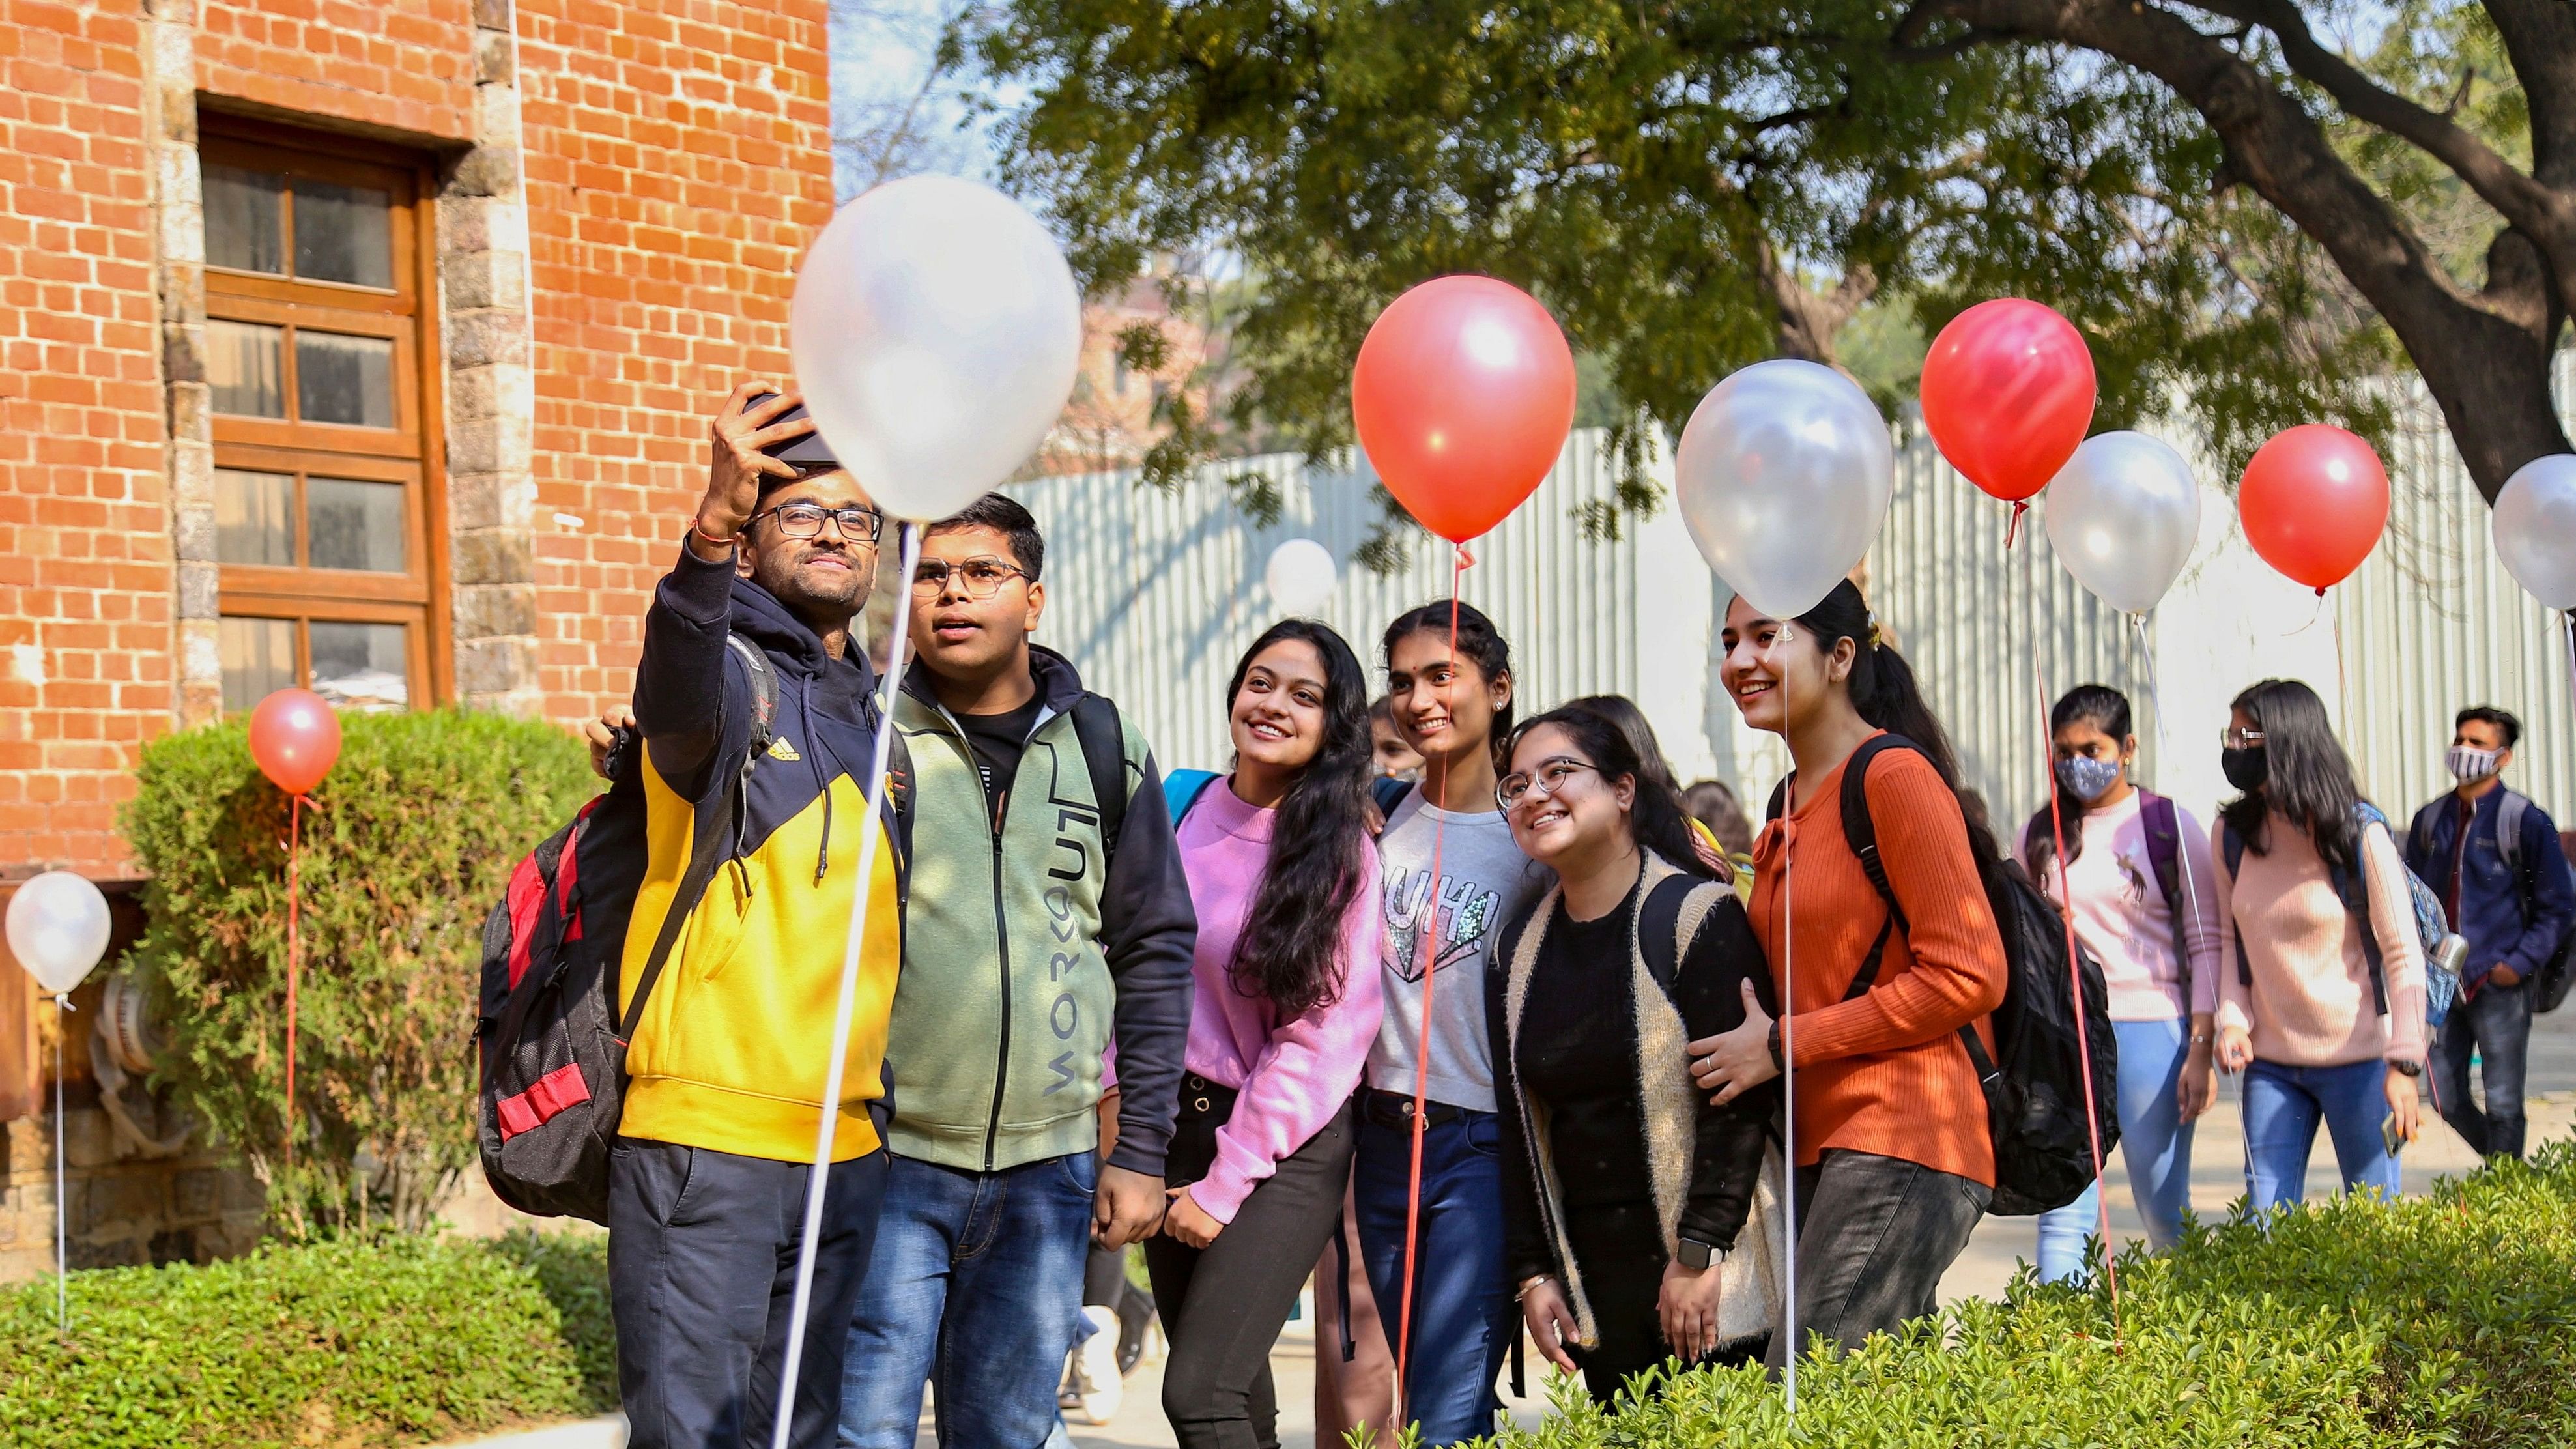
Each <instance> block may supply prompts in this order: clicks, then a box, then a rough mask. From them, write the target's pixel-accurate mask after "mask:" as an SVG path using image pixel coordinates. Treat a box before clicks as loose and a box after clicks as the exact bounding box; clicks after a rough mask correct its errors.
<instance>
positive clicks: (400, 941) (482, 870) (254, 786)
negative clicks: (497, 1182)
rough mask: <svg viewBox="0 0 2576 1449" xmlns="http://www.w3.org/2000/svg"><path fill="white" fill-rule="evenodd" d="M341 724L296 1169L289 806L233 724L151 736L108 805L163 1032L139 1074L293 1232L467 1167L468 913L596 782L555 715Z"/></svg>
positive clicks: (470, 1127)
mask: <svg viewBox="0 0 2576 1449" xmlns="http://www.w3.org/2000/svg"><path fill="white" fill-rule="evenodd" d="M341 728H342V730H343V731H344V736H343V745H342V748H341V752H340V760H339V763H338V764H337V765H336V766H335V767H334V768H333V769H332V771H331V774H330V777H329V778H328V779H326V780H324V781H323V782H322V784H321V786H320V787H319V788H318V789H316V790H315V791H314V792H313V799H312V803H311V805H309V806H307V807H306V809H305V811H304V824H303V831H304V836H303V839H304V853H303V859H302V864H301V876H302V940H303V966H302V971H301V975H300V980H299V985H298V991H297V1006H298V1018H299V1023H300V1026H299V1031H298V1033H297V1045H296V1095H295V1114H296V1117H297V1119H298V1121H297V1123H296V1129H295V1130H296V1139H295V1152H294V1154H293V1156H294V1165H293V1167H292V1169H291V1170H290V1169H289V1167H288V1166H287V1164H286V1153H285V1152H284V1146H285V1141H286V1135H287V1124H286V1121H285V1084H286V1055H285V1045H286V837H287V799H286V797H285V796H284V795H283V794H281V793H280V792H279V791H278V790H277V789H276V788H275V787H274V786H272V785H270V784H269V783H268V782H267V780H266V779H264V778H263V777H262V776H261V775H260V774H259V771H258V769H257V768H256V767H255V766H254V765H253V764H252V763H251V758H250V747H249V742H248V735H247V727H246V723H245V721H244V720H242V719H233V720H228V721H225V722H223V723H221V724H214V725H208V726H205V727H204V728H201V729H194V730H187V731H184V732H181V733H178V734H173V735H168V736H165V737H163V738H162V739H159V740H157V741H154V742H153V743H152V744H150V745H148V746H146V747H145V748H144V751H143V758H142V762H141V764H140V765H139V766H138V767H137V768H136V772H135V773H136V779H137V790H136V794H135V797H134V799H133V800H132V801H131V802H129V803H128V804H127V806H126V808H125V811H124V817H123V825H124V830H125V835H126V838H127V839H128V840H130V841H132V842H133V844H134V849H135V852H136V854H137V855H138V856H140V857H141V859H142V861H143V863H144V864H145V866H146V867H148V868H149V869H150V871H151V873H152V880H151V883H150V884H149V885H148V886H147V887H146V888H145V891H144V911H145V915H146V925H145V929H144V934H143V938H142V940H141V941H140V942H138V943H137V945H136V947H135V951H134V961H135V964H136V966H137V967H138V969H139V974H140V975H141V977H142V979H143V981H144V982H145V983H146V985H147V987H148V988H149V989H150V990H151V991H152V992H153V995H154V998H155V1001H156V1004H157V1006H158V1007H159V1010H160V1012H161V1017H162V1020H163V1022H164V1023H165V1024H166V1025H167V1028H168V1033H169V1043H170V1044H169V1049H168V1051H167V1052H166V1053H164V1055H163V1058H162V1062H161V1065H160V1068H159V1070H157V1071H156V1072H155V1073H154V1074H153V1080H154V1082H155V1084H156V1085H166V1086H167V1087H168V1088H169V1089H170V1092H171V1095H172V1098H173V1100H174V1101H175V1102H176V1104H177V1105H178V1106H180V1107H181V1108H182V1109H184V1110H186V1111H187V1112H189V1113H191V1114H192V1115H194V1116H195V1117H196V1118H197V1119H198V1120H199V1121H200V1122H202V1123H204V1124H205V1125H206V1126H208V1127H210V1128H211V1129H213V1131H214V1132H215V1133H216V1134H217V1135H218V1136H220V1137H221V1138H222V1140H223V1141H224V1142H225V1143H226V1144H227V1145H229V1146H230V1147H231V1148H232V1149H233V1150H234V1151H235V1152H238V1153H239V1154H240V1155H241V1156H242V1158H243V1159H244V1160H245V1161H246V1163H247V1164H248V1166H249V1167H250V1169H251V1171H252V1172H253V1173H255V1174H256V1175H257V1176H258V1177H259V1179H260V1180H261V1181H262V1182H263V1183H265V1184H266V1185H267V1188H268V1201H269V1212H270V1216H271V1218H272V1220H273V1221H275V1222H276V1223H277V1225H278V1226H279V1227H281V1228H282V1229H284V1230H285V1231H287V1232H288V1233H289V1234H291V1235H298V1236H300V1235H303V1234H306V1233H309V1232H311V1231H314V1230H316V1229H323V1230H337V1229H340V1228H343V1227H348V1226H361V1227H362V1226H364V1225H366V1224H367V1223H369V1222H370V1221H387V1220H389V1221H391V1222H393V1223H394V1224H396V1225H398V1226H400V1227H403V1228H406V1229H412V1230H417V1229H419V1228H422V1227H425V1226H426V1225H427V1223H428V1219H429V1214H430V1211H431V1206H432V1204H434V1203H435V1202H436V1201H437V1200H438V1199H439V1197H440V1195H441V1194H442V1193H443V1192H444V1191H445V1190H446V1188H447V1187H448V1186H450V1185H451V1184H452V1183H453V1182H454V1180H455V1177H456V1174H457V1173H458V1172H459V1171H460V1170H461V1169H462V1168H464V1167H465V1166H466V1165H468V1164H469V1163H470V1162H472V1160H473V1156H474V1114H473V1102H474V1080H475V1076H474V1073H475V1061H474V1051H473V1021H474V998H475V991H476V968H477V964H478V963H479V961H480V959H481V954H482V935H481V933H482V925H483V917H484V914H485V913H486V912H487V911H489V910H490V909H491V906H492V903H493V901H495V900H497V899H498V898H499V896H500V893H501V890H502V887H503V884H504V882H505V881H506V880H507V878H508V874H509V871H510V868H511V866H512V865H513V864H514V863H515V862H516V861H517V859H518V858H519V857H520V856H521V855H522V854H524V853H525V852H526V851H527V849H528V848H529V847H530V846H532V845H534V844H535V843H536V842H537V841H538V840H540V839H542V838H544V836H545V835H546V833H547V832H548V831H551V830H553V829H554V828H555V827H556V826H557V825H559V824H561V823H562V822H563V820H564V819H565V818H566V817H568V816H569V815H570V814H571V812H572V811H573V810H574V809H575V808H576V807H577V806H578V805H579V803H580V802H581V801H582V800H583V799H585V798H587V797H588V796H589V795H590V794H591V793H592V791H593V789H594V787H595V782H594V781H593V780H592V779H591V776H590V773H589V768H588V764H587V761H586V760H585V759H584V755H583V751H582V747H581V746H580V744H579V743H577V742H576V741H575V740H574V739H573V738H572V737H571V736H570V735H568V734H566V733H565V732H564V731H562V730H560V729H557V728H555V727H553V726H551V725H545V724H539V723H533V722H530V721H526V720H516V719H508V718H504V717H502V716H499V715H492V714H477V713H465V712H461V711H456V710H427V711H420V712H416V713H409V714H350V715H345V716H343V717H342V719H341Z"/></svg>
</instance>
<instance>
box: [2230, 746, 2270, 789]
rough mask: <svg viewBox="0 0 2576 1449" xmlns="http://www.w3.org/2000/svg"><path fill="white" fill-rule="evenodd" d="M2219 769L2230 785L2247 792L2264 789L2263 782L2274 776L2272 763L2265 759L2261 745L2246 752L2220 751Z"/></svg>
mask: <svg viewBox="0 0 2576 1449" xmlns="http://www.w3.org/2000/svg"><path fill="white" fill-rule="evenodd" d="M2218 768H2219V770H2220V771H2221V772H2223V773H2224V774H2225V775H2226V776H2227V783H2228V784H2230V785H2233V786H2235V787H2236V788H2237V789H2239V790H2245V791H2254V790H2260V789H2262V788H2263V782H2264V781H2265V780H2266V779H2269V778H2270V777H2271V774H2272V767H2271V762H2270V761H2268V760H2266V759H2265V758H2264V757H2263V747H2262V746H2261V745H2256V746H2254V747H2253V748H2251V749H2244V750H2220V751H2219V752H2218Z"/></svg>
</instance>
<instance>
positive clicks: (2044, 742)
mask: <svg viewBox="0 0 2576 1449" xmlns="http://www.w3.org/2000/svg"><path fill="white" fill-rule="evenodd" d="M2031 646H2032V647H2031V651H2030V673H2031V680H2032V682H2033V683H2035V684H2037V685H2038V686H2039V707H2040V709H2041V710H2042V711H2045V710H2047V708H2048V672H2047V668H2046V666H2045V665H2044V664H2043V663H2042V662H2041V655H2042V653H2043V652H2044V651H2043V650H2042V649H2041V648H2040V647H2039V641H2038V640H2036V639H2034V640H2032V641H2031ZM2039 723H2040V733H2039V761H2040V766H2041V774H2042V778H2041V781H2040V783H2041V785H2042V786H2043V787H2045V788H2046V789H2047V791H2048V828H2049V833H2050V835H2051V836H2052V837H2053V838H2054V839H2055V841H2056V843H2057V901H2058V906H2059V910H2058V913H2057V914H2058V924H2060V925H2061V926H2063V927H2064V928H2065V930H2066V980H2067V984H2068V985H2069V986H2070V987H2072V988H2073V990H2072V992H2071V993H2070V995H2069V997H2068V1000H2069V1001H2070V1002H2072V1003H2073V1005H2074V1008H2075V1057H2076V1061H2077V1064H2078V1065H2080V1066H2081V1067H2082V1068H2083V1069H2084V1135H2085V1137H2086V1138H2087V1139H2088V1142H2089V1145H2090V1146H2091V1148H2092V1154H2093V1206H2094V1209H2095V1211H2096V1214H2097V1216H2098V1217H2099V1219H2100V1225H2101V1229H2102V1236H2101V1243H2102V1276H2103V1278H2104V1279H2105V1281H2107V1282H2108V1284H2109V1285H2110V1289H2111V1347H2112V1349H2113V1351H2115V1352H2116V1351H2119V1350H2120V1349H2122V1348H2123V1347H2124V1346H2125V1345H2126V1343H2127V1333H2126V1330H2125V1329H2124V1328H2123V1326H2122V1324H2121V1321H2120V1265H2119V1259H2118V1255H2117V1254H2115V1253H2113V1252H2112V1251H2111V1198H2110V1195H2109V1194H2107V1193H2105V1192H2103V1191H2102V1112H2101V1107H2100V1105H2099V1104H2098V1103H2097V1102H2096V1101H2095V1100H2094V1097H2093V1033H2092V1031H2091V1029H2090V1028H2091V1025H2092V1023H2091V1018H2090V1017H2089V1016H2088V1014H2087V1013H2086V1011H2085V1000H2084V954H2083V952H2082V950H2081V949H2080V948H2079V947H2077V945H2076V943H2075V886H2074V882H2073V881H2072V880H2071V879H2069V877H2068V872H2067V869H2066V811H2065V808H2064V805H2063V803H2062V802H2061V801H2060V800H2059V799H2058V793H2057V757H2056V752H2055V749H2054V746H2053V743H2052V741H2051V739H2050V732H2049V729H2048V716H2047V714H2046V713H2044V712H2043V713H2042V714H2041V715H2040V719H2039Z"/></svg>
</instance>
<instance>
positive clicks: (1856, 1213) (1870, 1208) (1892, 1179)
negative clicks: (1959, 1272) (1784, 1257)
mask: <svg viewBox="0 0 2576 1449" xmlns="http://www.w3.org/2000/svg"><path fill="white" fill-rule="evenodd" d="M1797 1192H1798V1246H1797V1248H1796V1250H1795V1251H1796V1252H1797V1254H1798V1339H1799V1342H1798V1349H1799V1351H1801V1352H1803V1351H1804V1350H1805V1348H1806V1346H1807V1340H1808V1337H1809V1335H1817V1336H1821V1337H1822V1338H1823V1339H1824V1340H1825V1342H1826V1343H1827V1344H1828V1345H1830V1346H1832V1347H1833V1348H1835V1349H1836V1350H1841V1349H1843V1348H1846V1347H1856V1346H1858V1345H1859V1343H1860V1342H1861V1340H1863V1339H1865V1338H1867V1337H1869V1336H1870V1335H1871V1334H1873V1333H1896V1332H1898V1331H1900V1330H1901V1329H1902V1328H1903V1327H1904V1325H1905V1324H1906V1323H1907V1322H1908V1321H1910V1320H1913V1319H1917V1318H1921V1317H1924V1316H1925V1315H1927V1314H1929V1313H1931V1312H1933V1311H1934V1310H1936V1309H1938V1308H1939V1307H1940V1306H1941V1275H1942V1274H1943V1273H1945V1272H1948V1271H1949V1268H1950V1265H1951V1263H1953V1262H1955V1261H1957V1259H1958V1257H1959V1252H1960V1250H1961V1249H1963V1248H1965V1247H1967V1246H1968V1234H1969V1233H1970V1232H1971V1231H1973V1230H1974V1229H1975V1228H1976V1226H1977V1220H1978V1219H1979V1218H1982V1217H1984V1216H1985V1215H1986V1204H1987V1203H1989V1202H1991V1201H1993V1199H1994V1192H1993V1190H1992V1189H1990V1188H1987V1187H1985V1186H1983V1185H1981V1184H1979V1183H1976V1182H1974V1181H1971V1180H1970V1179H1968V1178H1964V1177H1959V1176H1956V1175H1954V1174H1951V1173H1947V1172H1941V1171H1938V1170H1936V1169H1934V1168H1929V1167H1925V1166H1923V1165H1922V1164H1920V1163H1914V1162H1906V1161H1904V1160H1902V1159H1899V1158H1894V1157H1881V1156H1879V1155H1877V1154H1876V1153H1870V1152H1851V1151H1846V1150H1843V1149H1840V1148H1834V1149H1829V1150H1827V1151H1826V1152H1825V1153H1824V1155H1823V1157H1822V1158H1820V1159H1819V1160H1818V1161H1817V1163H1816V1165H1815V1166H1813V1167H1801V1168H1799V1169H1798V1177H1797ZM1788 1351H1789V1343H1788V1337H1787V1335H1785V1334H1778V1333H1775V1334H1773V1335H1772V1336H1771V1346H1770V1348H1769V1350H1768V1351H1767V1352H1765V1353H1764V1355H1763V1359H1762V1361H1763V1362H1764V1363H1765V1364H1767V1365H1769V1366H1770V1367H1771V1368H1772V1369H1774V1370H1777V1369H1779V1368H1781V1367H1783V1366H1784V1365H1785V1364H1786V1362H1787V1358H1786V1355H1787V1353H1788Z"/></svg>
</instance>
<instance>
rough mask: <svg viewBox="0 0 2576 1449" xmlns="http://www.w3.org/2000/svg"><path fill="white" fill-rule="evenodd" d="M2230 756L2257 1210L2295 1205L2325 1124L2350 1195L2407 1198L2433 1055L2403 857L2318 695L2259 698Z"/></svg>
mask: <svg viewBox="0 0 2576 1449" xmlns="http://www.w3.org/2000/svg"><path fill="white" fill-rule="evenodd" d="M2221 744H2222V745H2223V746H2224V749H2223V750H2222V752H2221V755H2220V763H2221V764H2222V766H2223V767H2224V768H2225V770H2226V772H2227V779H2228V783H2230V784H2232V785H2234V786H2235V787H2236V788H2237V789H2239V790H2242V791H2244V792H2245V793H2244V794H2243V795H2241V796H2239V797H2238V798H2237V799H2235V800H2233V801H2231V802H2229V803H2228V804H2227V805H2226V806H2225V807H2224V808H2223V809H2221V810H2220V811H2219V825H2218V830H2217V834H2216V840H2215V844H2216V847H2217V848H2216V849H2215V850H2213V851H2212V852H2211V853H2212V854H2213V855H2215V856H2216V857H2217V869H2216V871H2215V872H2214V873H2215V875H2216V876H2217V880H2218V919H2219V960H2220V962H2221V963H2222V964H2221V968H2220V971H2219V1001H2218V1065H2219V1067H2220V1069H2221V1070H2224V1071H2231V1072H2234V1071H2242V1072H2244V1073H2245V1146H2246V1156H2247V1169H2246V1183H2245V1188H2246V1192H2247V1194H2248V1196H2249V1197H2250V1198H2251V1199H2252V1201H2253V1204H2254V1207H2255V1208H2256V1210H2257V1211H2260V1210H2263V1209H2267V1208H2272V1207H2277V1206H2280V1205H2282V1204H2284V1203H2295V1202H2298V1201H2300V1200H2301V1198H2302V1197H2303V1196H2304V1195H2305V1192H2306V1187H2307V1177H2308V1153H2309V1150H2310V1148H2311V1147H2312V1146H2313V1145H2314V1144H2315V1142H2316V1135H2317V1124H2318V1123H2319V1122H2320V1121H2322V1122H2323V1123H2324V1124H2325V1127H2326V1130H2327V1132H2328V1133H2329V1134H2330V1135H2331V1136H2332V1137H2333V1138H2334V1148H2335V1160H2336V1162H2337V1163H2338V1164H2339V1165H2340V1166H2341V1167H2342V1169H2343V1181H2344V1186H2345V1187H2346V1188H2355V1187H2370V1188H2376V1189H2378V1190H2379V1191H2380V1192H2381V1193H2382V1194H2384V1195H2386V1196H2388V1197H2395V1196H2396V1195H2397V1193H2398V1188H2399V1174H2398V1164H2397V1146H2398V1144H2401V1143H2404V1142H2411V1141H2413V1140H2414V1138H2415V1120H2416V1106H2415V1082H2416V1079H2417V1078H2418V1077H2420V1076H2421V1075H2423V1071H2424V1045H2425V1043H2424V951H2423V946H2422V944H2421V943H2420V942H2419V941H2418V940H2417V939H2416V935H2415V920H2414V914H2413V905H2412V901H2411V898H2410V896H2409V893H2408V892H2409V888H2408V885H2407V881H2406V865H2405V861H2404V860H2403V859H2402V858H2401V857H2400V856H2399V855H2398V852H2397V842H2396V841H2395V840H2394V839H2392V838H2391V837H2390V835H2389V833H2388V826H2387V825H2386V823H2385V822H2383V821H2381V820H2379V819H2378V817H2377V813H2376V812H2375V811H2369V810H2368V807H2367V806H2366V805H2365V804H2364V802H2363V800H2362V798H2361V790H2360V788H2359V786H2357V785H2356V784H2355V783H2354V781H2353V773H2352V762H2351V761H2350V760H2349V759H2347V758H2345V756H2344V752H2343V746H2342V745H2340V744H2338V743H2336V741H2335V737H2334V731H2333V729H2332V727H2331V726H2330V725H2329V724H2328V722H2327V720H2326V708H2325V703H2324V702H2323V701H2322V700H2320V699H2318V698H2317V695H2316V691H2314V690H2312V689H2310V688H2308V687H2307V686H2306V685H2304V684H2301V683H2299V682H2298V681H2296V680H2286V679H2267V680H2265V681H2264V682H2262V683H2261V684H2258V685H2255V686H2254V687H2253V688H2251V689H2249V690H2247V691H2245V692H2244V693H2243V694H2240V695H2238V696H2237V697H2236V701H2235V705H2234V709H2233V712H2232V715H2231V717H2230V718H2229V720H2228V725H2227V732H2226V735H2225V737H2224V738H2223V740H2222V741H2221ZM2354 886H2357V887H2358V889H2353V888H2350V887H2354ZM2365 897H2366V903H2365V901H2364V898H2365ZM2357 905H2358V906H2361V907H2362V908H2361V909H2355V906H2357ZM2365 933H2366V934H2365ZM2373 944H2375V945H2376V946H2377V948H2378V949H2377V952H2376V954H2377V956H2378V958H2379V959H2378V960H2377V962H2375V963H2374V962H2373V961H2372V960H2371V956H2372V954H2373V953H2372V951H2371V950H2370V949H2369V948H2370V946H2371V945H2373Z"/></svg>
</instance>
